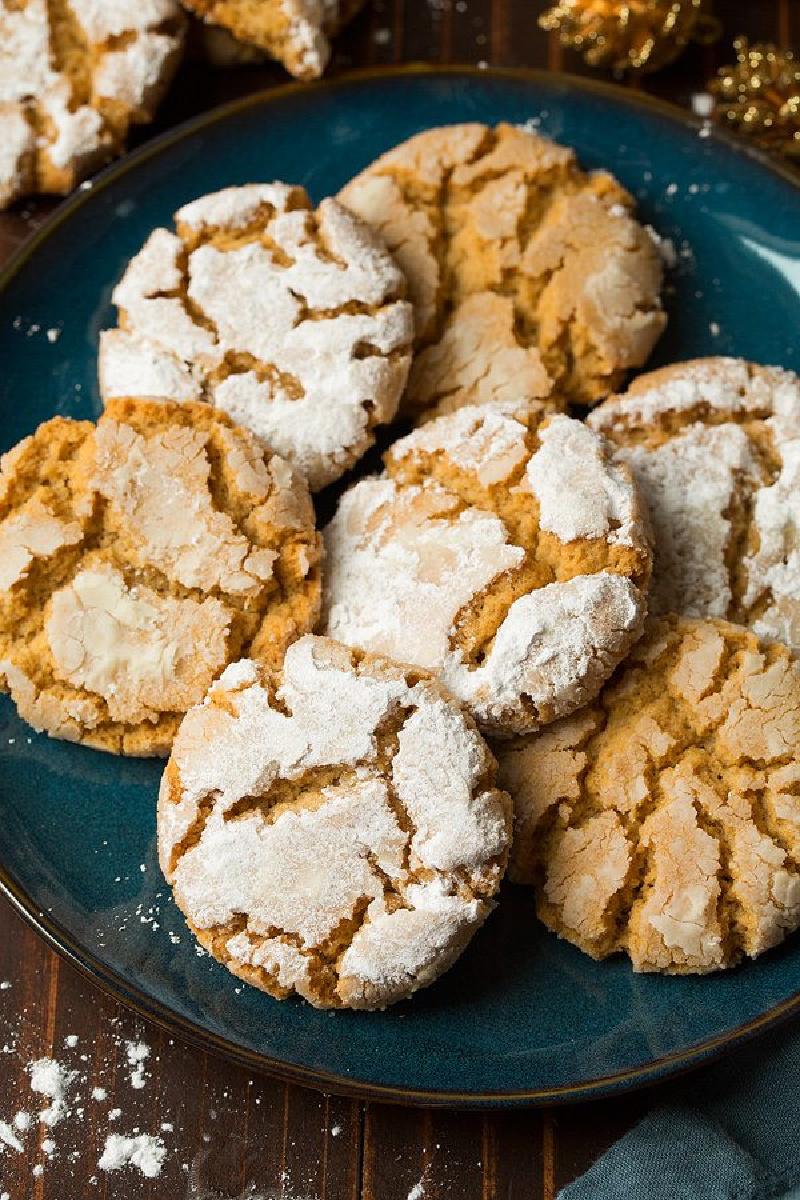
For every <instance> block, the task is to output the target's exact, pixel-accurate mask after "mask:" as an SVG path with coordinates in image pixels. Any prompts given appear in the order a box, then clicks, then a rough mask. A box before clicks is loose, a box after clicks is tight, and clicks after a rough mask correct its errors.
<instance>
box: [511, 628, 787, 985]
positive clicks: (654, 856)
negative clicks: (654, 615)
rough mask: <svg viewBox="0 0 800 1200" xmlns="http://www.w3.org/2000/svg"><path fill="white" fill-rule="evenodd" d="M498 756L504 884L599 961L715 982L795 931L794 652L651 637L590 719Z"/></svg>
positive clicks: (754, 642) (709, 639) (740, 641)
mask: <svg viewBox="0 0 800 1200" xmlns="http://www.w3.org/2000/svg"><path fill="white" fill-rule="evenodd" d="M498 755H499V758H500V768H501V769H500V783H501V786H502V787H505V788H507V789H508V790H509V792H510V793H511V795H512V798H513V800H514V806H515V817H516V821H515V840H514V850H513V855H512V861H511V864H510V867H509V873H510V875H511V877H512V878H513V879H516V880H517V881H518V882H520V883H533V884H535V885H536V888H537V907H538V912H539V915H540V917H541V918H542V920H543V921H544V923H545V924H546V925H547V926H548V928H549V929H552V930H554V931H555V932H556V933H558V934H560V935H561V936H562V937H564V938H567V939H568V940H569V941H570V942H573V943H574V944H575V945H576V946H580V948H581V949H582V950H585V951H586V953H587V954H591V955H592V957H594V958H605V957H606V956H607V955H609V954H612V953H614V952H615V951H619V950H622V951H625V952H626V953H627V954H629V955H630V957H631V961H632V962H633V966H634V970H637V971H665V972H669V973H676V974H684V973H689V972H705V971H714V970H718V969H719V968H721V967H727V966H730V965H732V964H733V963H736V962H738V961H739V960H740V959H741V958H743V957H744V956H745V955H747V956H750V957H755V956H756V955H758V954H761V953H762V952H763V951H764V950H767V949H769V947H770V946H774V945H776V944H777V943H778V942H780V941H782V940H783V938H784V937H786V935H787V934H788V933H791V932H792V931H793V930H794V929H796V928H797V926H798V925H799V924H800V664H799V663H798V662H797V661H796V660H794V659H793V658H792V656H791V655H790V654H789V652H788V650H787V649H786V648H785V647H784V646H780V645H777V644H772V645H767V644H765V643H759V641H758V639H757V638H756V637H755V636H754V635H753V634H752V633H751V632H750V631H748V630H746V629H742V628H741V627H740V626H737V625H731V624H728V623H727V622H724V621H699V620H691V619H689V618H686V617H676V616H669V617H665V618H662V619H660V620H657V621H654V622H652V623H651V624H650V625H649V626H648V632H647V634H646V635H645V637H644V638H643V639H642V641H641V642H640V643H639V644H638V646H636V647H635V649H634V650H633V653H632V654H631V656H630V658H629V659H628V661H627V662H626V663H625V665H624V666H623V667H622V668H621V669H620V671H619V672H618V673H617V675H615V676H614V678H613V679H612V681H611V682H610V683H609V684H608V685H607V686H606V687H605V688H604V690H603V691H602V692H601V693H600V696H599V698H598V700H597V702H596V703H595V704H592V705H591V706H590V707H588V708H585V709H583V710H582V711H581V712H579V713H576V714H575V715H574V716H572V717H569V718H568V719H567V720H564V721H559V722H557V723H556V724H555V725H552V726H551V727H550V728H549V729H546V730H545V731H544V732H543V733H541V734H539V735H538V736H536V737H533V738H529V739H524V740H520V741H517V742H511V743H507V744H505V745H502V746H499V748H498Z"/></svg>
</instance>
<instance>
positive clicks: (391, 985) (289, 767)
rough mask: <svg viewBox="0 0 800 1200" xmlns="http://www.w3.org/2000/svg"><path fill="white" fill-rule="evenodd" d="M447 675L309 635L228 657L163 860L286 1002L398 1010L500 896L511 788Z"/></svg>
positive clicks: (215, 927)
mask: <svg viewBox="0 0 800 1200" xmlns="http://www.w3.org/2000/svg"><path fill="white" fill-rule="evenodd" d="M495 768H496V763H495V760H494V759H493V757H492V755H491V753H490V752H489V750H488V748H487V746H486V744H485V742H484V741H483V739H482V738H481V737H480V735H479V734H478V732H477V730H476V729H475V726H474V725H473V723H472V721H471V720H470V719H469V717H467V716H465V715H464V713H463V712H462V711H461V709H460V707H459V705H458V704H457V703H456V701H454V700H453V699H452V697H450V696H448V694H447V693H446V692H445V691H444V690H443V689H442V688H440V687H439V685H438V684H436V683H435V682H434V681H433V680H430V679H428V678H427V677H426V676H424V675H423V674H421V673H420V672H418V671H412V670H409V669H407V668H403V667H400V666H398V665H397V664H395V663H392V662H389V661H388V660H386V659H379V658H375V657H372V656H371V655H362V654H360V653H358V652H354V651H351V650H348V649H347V648H346V647H344V646H341V645H339V644H337V643H335V642H331V641H328V640H327V639H326V638H314V637H305V638H302V639H301V640H300V641H298V642H295V643H294V645H292V646H291V647H290V648H289V650H288V651H287V653H286V660H285V663H284V666H283V670H282V672H280V673H270V672H268V671H266V670H264V669H263V668H259V667H258V666H257V665H256V664H255V663H253V662H248V661H243V662H239V663H235V664H234V665H233V666H230V667H228V669H227V670H226V671H225V673H224V674H223V676H222V677H221V679H220V680H219V681H218V682H217V683H216V684H214V686H213V687H212V688H211V691H210V692H209V695H208V698H207V700H206V702H205V703H204V704H202V705H199V706H198V707H197V708H193V709H192V710H191V711H190V712H189V713H188V715H187V716H186V718H185V720H184V722H183V724H182V725H181V728H180V730H179V732H178V736H177V738H176V739H175V745H174V747H173V751H172V757H171V758H170V761H169V763H168V765H167V770H166V773H165V775H164V778H163V781H162V785H161V794H160V797H159V804H158V846H159V856H160V861H161V866H162V869H163V871H164V874H165V875H166V877H167V879H168V880H169V882H170V883H171V884H172V887H173V891H174V895H175V900H176V902H177V904H178V906H179V907H180V908H181V909H182V911H183V912H184V914H185V915H186V917H187V919H188V921H189V924H190V926H191V928H192V930H193V932H194V933H195V934H196V936H197V938H198V939H199V941H200V942H201V943H202V945H203V946H205V947H206V949H207V950H209V951H210V952H211V954H213V955H214V957H215V958H218V959H219V960H220V961H221V962H223V963H225V965H226V966H227V967H228V968H229V970H231V971H232V972H233V973H234V974H235V975H238V976H240V977H241V978H242V979H245V980H246V981H247V982H248V983H252V984H255V986H256V987H260V988H263V989H264V990H265V991H267V992H269V993H270V994H271V995H273V996H276V997H277V998H278V999H283V998H284V997H286V996H288V995H291V994H292V993H297V994H298V995H300V996H304V997H305V998H306V999H307V1000H309V1001H310V1002H311V1003H312V1004H314V1005H316V1006H317V1007H320V1008H343V1007H346V1008H384V1007H385V1006H386V1005H387V1004H392V1003H394V1002H395V1001H397V1000H402V999H404V998H405V997H406V996H410V995H411V994H412V992H415V991H416V990H417V989H418V988H420V987H424V986H426V985H427V984H429V983H432V982H433V980H434V979H436V978H437V977H438V976H439V975H440V974H441V973H442V971H444V970H446V969H447V967H449V966H450V964H451V963H452V962H453V961H454V960H455V959H456V958H457V957H458V955H459V954H460V953H461V951H462V950H463V948H464V946H465V945H466V944H467V942H468V941H469V939H470V938H471V937H472V934H473V933H474V932H475V930H476V929H477V928H478V926H479V925H481V924H482V923H483V921H484V920H485V918H486V917H487V916H488V914H489V912H490V911H491V910H492V908H493V907H494V904H493V898H494V896H495V894H496V892H497V889H498V887H499V885H500V880H501V878H502V875H503V872H504V870H505V865H506V860H507V857H508V843H509V837H510V832H511V803H510V801H509V798H508V796H507V795H506V794H505V793H504V792H500V791H498V790H497V788H496V787H495V786H494V775H495Z"/></svg>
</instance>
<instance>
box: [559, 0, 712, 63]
mask: <svg viewBox="0 0 800 1200" xmlns="http://www.w3.org/2000/svg"><path fill="white" fill-rule="evenodd" d="M710 7H711V4H710V0H628V2H627V3H614V2H613V0H560V2H559V3H558V4H555V5H553V7H552V8H548V9H547V10H546V12H544V13H542V15H541V16H540V18H539V24H540V25H541V27H542V29H547V30H557V31H558V34H559V38H560V41H561V45H562V46H566V47H568V48H569V49H570V50H579V51H581V52H582V53H583V57H584V60H585V61H586V62H587V63H588V64H589V66H591V67H611V68H612V70H614V71H631V70H634V71H657V70H659V68H661V67H664V66H666V65H667V63H671V62H672V61H673V60H674V59H676V58H677V57H678V55H679V54H680V53H681V51H682V50H683V49H684V48H685V47H686V46H687V45H688V44H689V42H702V43H703V44H707V43H708V42H713V41H716V39H717V38H718V37H719V36H720V32H721V26H720V23H719V21H718V20H717V19H716V18H715V17H713V16H712V15H711V12H710Z"/></svg>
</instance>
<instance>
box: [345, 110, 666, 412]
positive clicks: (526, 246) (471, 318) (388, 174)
mask: <svg viewBox="0 0 800 1200" xmlns="http://www.w3.org/2000/svg"><path fill="white" fill-rule="evenodd" d="M339 199H340V200H341V201H342V203H343V204H345V205H347V207H348V208H350V209H351V210H352V211H353V212H355V213H357V214H358V215H359V216H361V217H363V218H364V220H366V221H368V222H369V223H370V224H371V225H372V226H373V227H374V228H375V229H376V230H377V231H378V232H379V233H380V234H381V235H382V236H383V238H384V240H385V241H386V243H387V245H388V246H389V248H390V250H392V252H393V253H394V255H395V256H396V258H397V261H398V263H399V264H400V266H401V267H402V269H403V271H404V272H405V275H406V277H407V279H408V283H409V295H410V297H411V299H412V301H413V303H414V309H415V314H416V319H417V330H416V333H417V348H418V351H419V353H418V355H417V357H416V359H415V362H414V366H413V369H412V373H411V378H410V380H409V385H408V388H407V390H406V395H405V398H404V410H405V411H406V412H407V413H408V414H411V415H413V414H419V413H421V412H422V411H424V410H426V409H430V408H433V407H436V406H439V409H438V411H442V410H443V409H453V408H457V407H460V406H461V405H463V404H474V403H482V402H484V401H486V400H490V399H504V398H510V399H516V398H517V397H518V396H520V395H526V396H529V397H538V398H545V397H549V396H556V397H558V400H557V402H556V406H557V407H561V406H562V405H563V400H564V399H568V400H572V401H575V402H577V403H581V404H592V403H594V402H595V401H597V400H600V399H602V398H603V397H605V396H607V395H608V394H609V392H611V391H613V390H614V388H616V387H618V386H619V385H620V383H621V381H622V380H623V379H624V377H625V374H626V372H627V370H628V369H629V368H630V367H634V366H640V365H641V364H642V363H643V362H645V360H646V359H647V356H648V354H649V353H650V351H651V350H652V348H653V345H654V343H655V342H656V340H657V338H658V336H659V334H660V333H661V331H662V330H663V328H664V324H665V321H666V318H665V316H664V313H663V312H662V310H661V301H660V298H659V293H660V289H661V276H662V268H661V259H660V256H659V253H658V250H657V248H656V246H655V244H654V242H653V239H652V238H651V237H650V235H649V234H648V233H647V231H646V230H644V229H643V228H642V227H641V226H640V225H638V224H637V222H636V221H635V220H634V219H633V217H632V215H631V214H632V209H633V201H632V200H631V197H630V196H629V195H628V193H627V192H626V191H625V190H624V189H623V188H622V187H621V186H620V185H619V184H618V183H617V181H616V180H615V179H613V178H612V176H610V175H608V174H607V173H605V172H602V171H600V172H594V173H592V174H586V173H584V172H583V171H581V170H580V169H579V167H578V166H577V164H576V162H575V155H574V154H573V152H572V151H571V150H568V149H566V148H565V147H563V146H558V145H556V144H555V143H553V142H551V141H548V140H547V139H546V138H543V137H539V136H538V135H536V134H533V133H530V132H528V131H526V130H523V129H519V128H517V127H515V126H513V125H499V126H498V127H497V128H496V129H490V128H488V127H487V126H485V125H477V124H476V125H452V126H446V127H444V128H440V129H429V130H426V131H425V132H424V133H420V134H418V135H417V136H416V137H412V138H410V139H409V140H408V141H407V142H403V143H402V144H401V145H400V146H397V147H395V149H394V150H390V151H389V152H388V153H387V154H384V155H383V156H382V157H381V158H379V159H377V161H376V162H374V163H372V164H371V165H370V166H369V167H367V168H366V170H365V171H363V172H362V173H361V174H360V175H358V176H356V178H355V179H353V180H351V182H350V183H348V184H347V185H346V186H345V187H344V188H343V189H342V191H341V192H340V193H339ZM482 325H485V336H484V337H482V336H481V327H482ZM498 349H500V350H501V355H498V353H497V351H498Z"/></svg>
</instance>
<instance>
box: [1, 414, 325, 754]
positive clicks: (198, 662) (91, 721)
mask: <svg viewBox="0 0 800 1200" xmlns="http://www.w3.org/2000/svg"><path fill="white" fill-rule="evenodd" d="M319 558H320V545H319V538H318V535H317V534H316V533H315V530H314V513H313V508H312V505H311V498H310V496H309V494H308V490H307V488H306V485H305V483H304V482H303V481H302V480H301V479H300V478H299V476H297V475H295V474H294V473H293V471H292V469H291V467H290V466H289V465H288V463H286V462H285V461H284V460H283V459H282V458H279V457H278V456H277V455H274V456H273V455H270V454H268V453H266V452H265V451H264V450H263V448H262V447H261V446H259V445H258V443H257V442H256V439H255V438H254V437H253V436H252V434H249V433H247V431H246V430H243V429H239V428H237V427H236V426H235V425H234V423H233V422H232V421H231V420H230V419H229V418H227V417H225V416H224V415H223V414H220V413H215V412H214V411H213V409H211V408H209V407H208V406H206V405H178V404H153V403H146V402H144V401H135V400H129V401H125V400H115V401H112V402H111V404H109V406H108V408H107V409H106V412H105V414H104V415H103V417H102V418H101V419H100V421H99V422H98V424H97V425H96V426H95V425H93V424H92V423H91V422H90V421H71V420H65V419H63V418H60V417H56V418H54V419H53V420H52V421H48V422H47V423H46V424H44V425H41V426H40V427H39V429H38V430H37V431H36V433H35V434H33V436H32V437H28V438H25V440H24V441H22V442H20V443H19V445H18V446H16V447H15V448H14V449H13V450H10V451H9V452H8V454H6V455H5V456H4V457H3V459H2V464H1V467H0V686H2V687H3V688H4V690H6V691H8V692H10V693H11V696H12V698H13V700H14V702H15V703H16V705H17V708H18V709H19V712H20V715H21V716H22V717H24V719H25V720H26V721H29V722H30V724H31V725H33V726H34V727H35V728H36V729H40V730H46V731H47V732H48V733H49V734H51V735H52V736H53V737H60V738H66V739H67V740H69V741H80V742H86V743H87V744H88V745H91V746H95V747H96V748H98V749H101V750H110V751H113V752H115V753H122V754H168V753H169V748H170V746H171V744H172V739H173V737H174V735H175V732H176V730H177V728H178V725H179V723H180V720H181V717H182V716H183V714H184V713H185V712H186V711H187V709H189V708H190V707H191V706H192V705H193V704H197V703H199V702H200V700H202V698H203V696H204V695H205V693H206V691H207V689H208V686H209V684H210V683H211V681H212V680H213V679H214V678H215V677H216V676H217V675H218V674H219V673H220V671H221V670H222V669H223V668H224V667H225V666H226V665H227V664H228V663H230V662H232V661H233V660H235V659H238V658H241V657H242V655H244V654H248V655H250V656H251V657H253V658H258V659H260V660H262V661H263V662H265V663H267V664H268V665H269V666H271V667H277V666H279V664H280V662H281V661H282V658H283V654H284V652H285V649H286V647H287V646H288V644H289V643H290V642H291V641H292V640H293V639H294V638H296V637H298V636H300V635H301V634H304V633H306V632H307V631H308V630H309V629H311V628H312V626H313V624H314V622H315V620H316V618H317V614H318V611H319V598H320V578H319Z"/></svg>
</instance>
